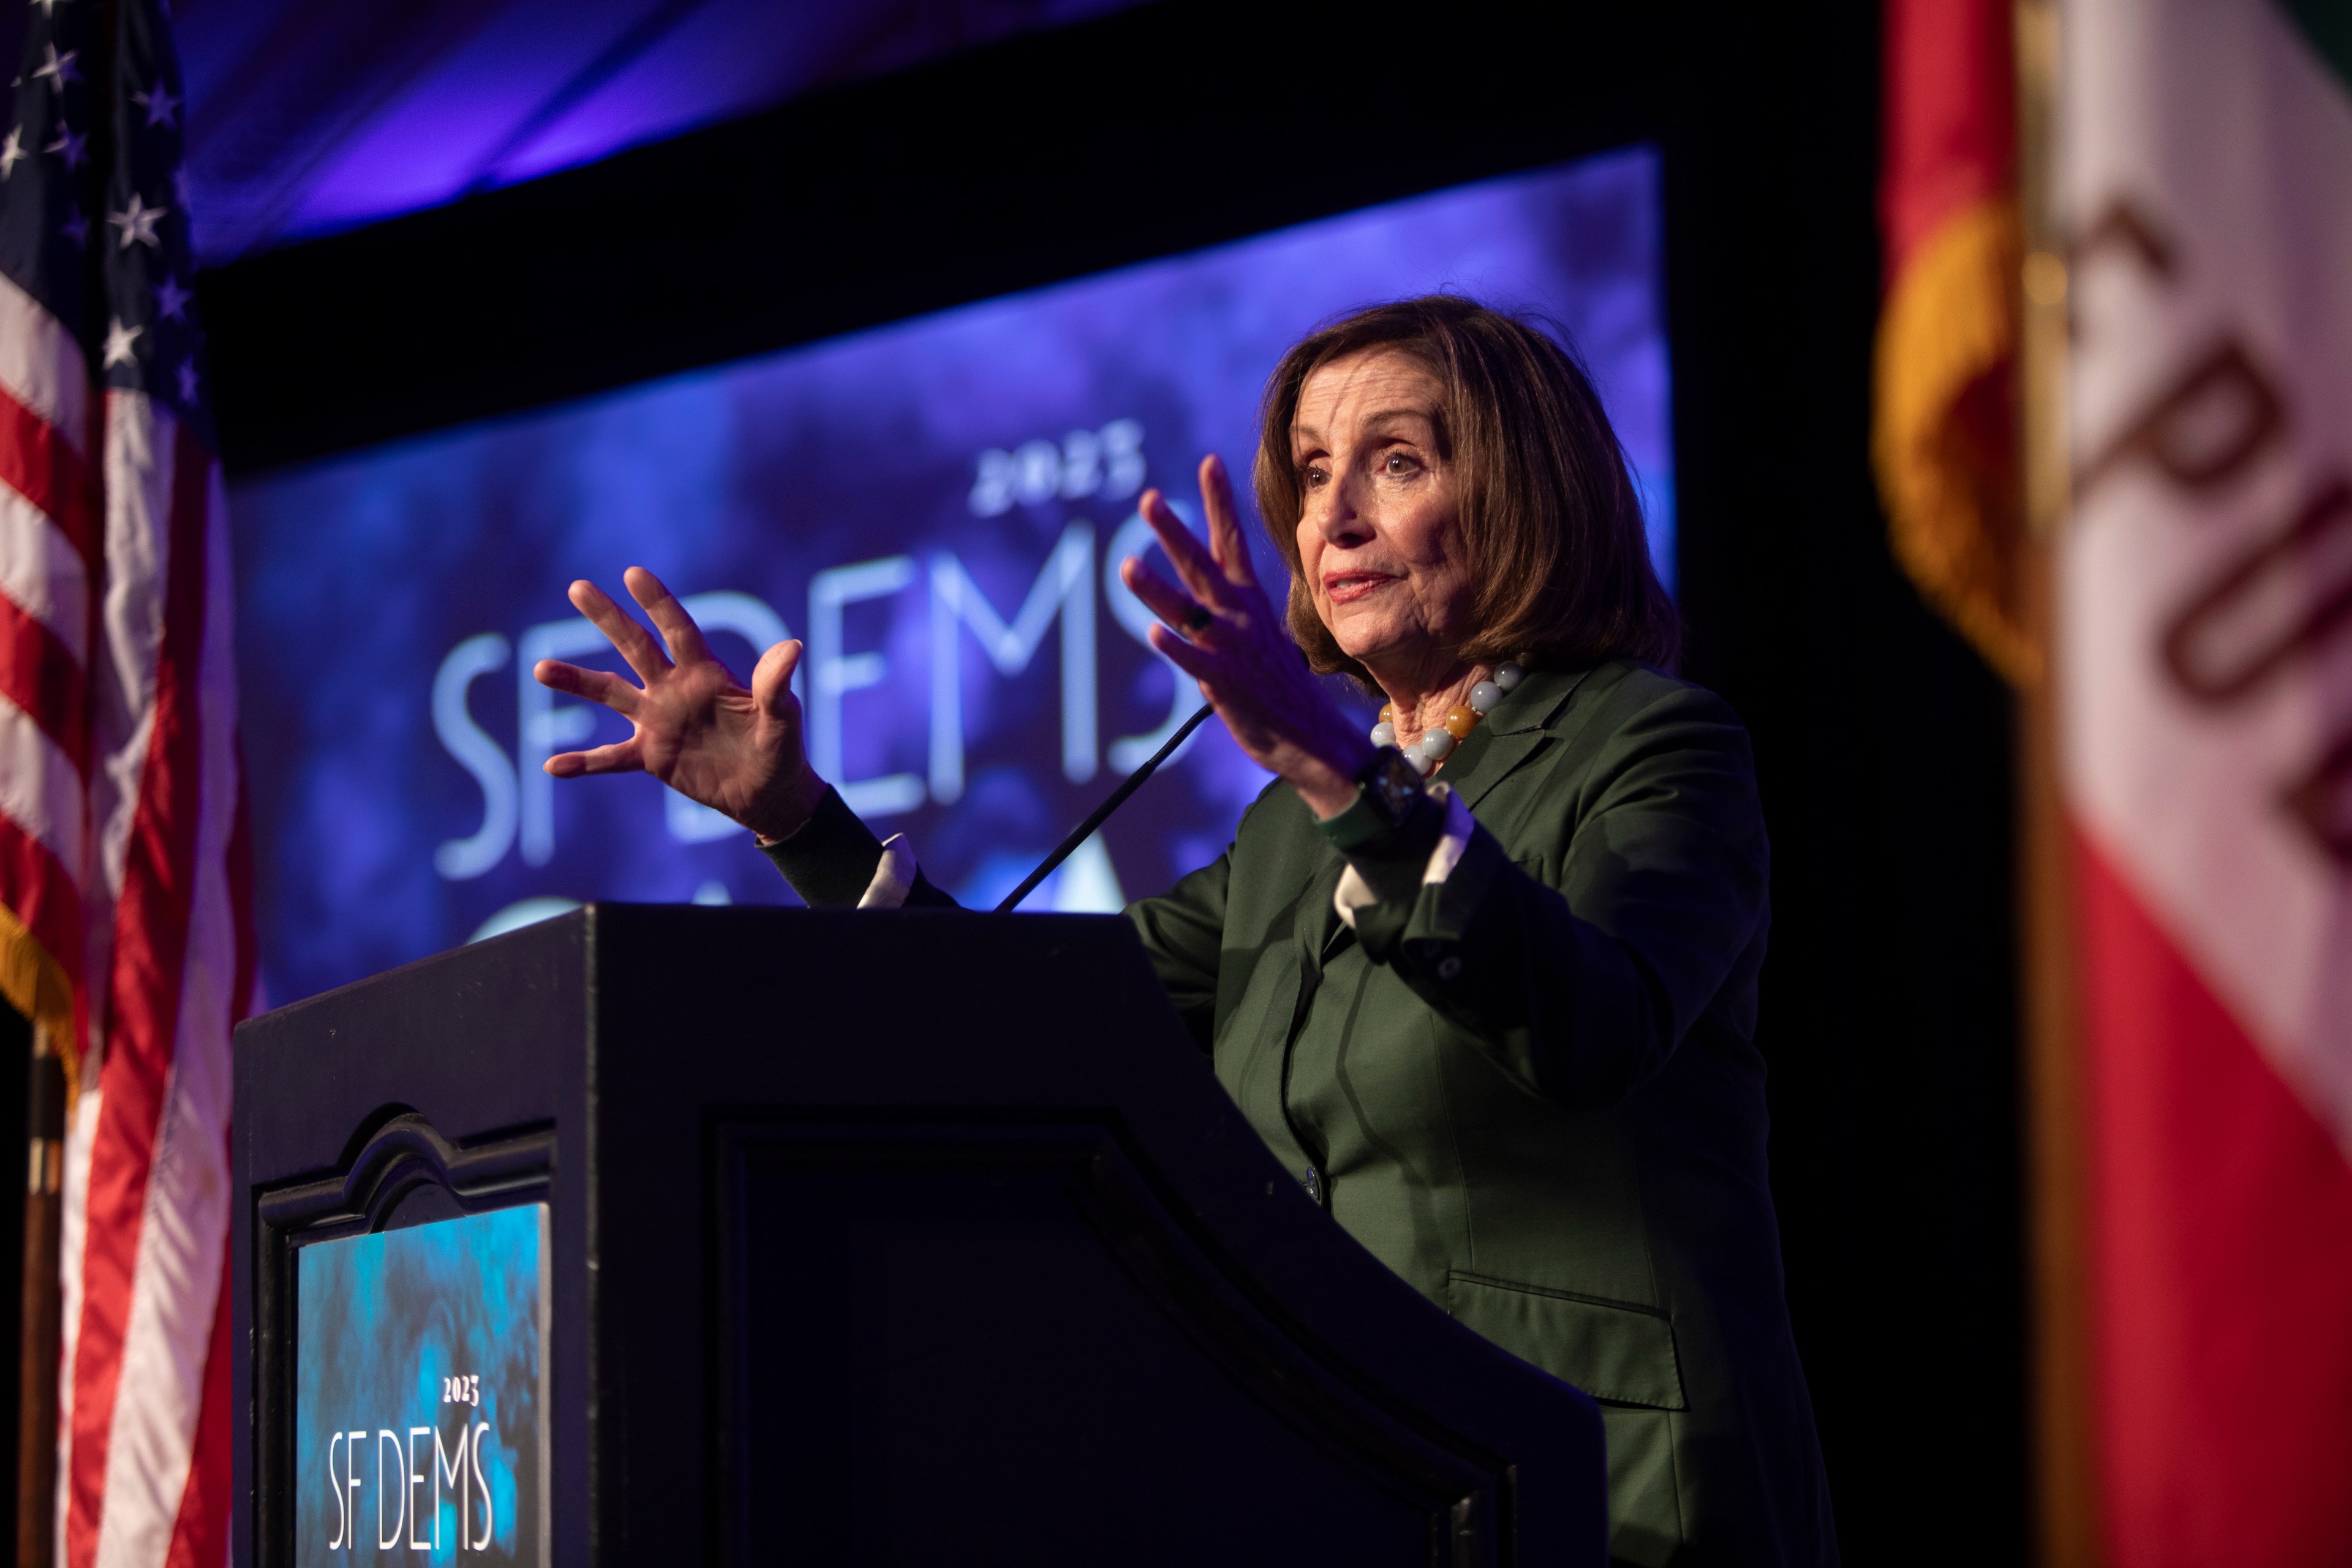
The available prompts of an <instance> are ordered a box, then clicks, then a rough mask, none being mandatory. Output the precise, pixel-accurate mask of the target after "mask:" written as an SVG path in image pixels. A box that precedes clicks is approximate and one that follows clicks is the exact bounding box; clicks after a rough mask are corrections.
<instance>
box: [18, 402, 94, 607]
mask: <svg viewBox="0 0 2352 1568" xmlns="http://www.w3.org/2000/svg"><path fill="white" fill-rule="evenodd" d="M0 483H5V484H6V485H7V486H8V487H9V488H10V489H14V490H15V491H16V493H17V494H18V495H20V496H23V497H24V498H25V499H26V500H28V501H31V502H32V503H33V504H34V505H35V506H37V507H39V508H40V509H41V510H43V511H45V512H47V513H48V514H49V516H50V518H51V519H53V520H54V521H56V523H57V525H58V528H59V529H60V530H61V531H63V532H64V533H65V536H66V537H67V538H68V539H69V540H71V541H72V542H73V547H74V548H75V549H76V550H78V551H79V552H81V558H82V561H83V563H84V564H86V565H87V566H88V567H89V569H90V580H91V581H92V582H96V581H97V580H98V532H99V530H98V487H97V485H96V484H95V483H94V482H93V479H92V476H91V474H90V471H89V464H88V463H86V462H84V461H83V460H82V455H81V454H80V453H79V452H78V451H76V450H75V449H74V447H73V443H72V442H70V441H68V440H67V439H66V437H65V433H64V432H63V431H61V430H59V429H58V428H57V427H56V426H53V425H51V424H49V423H48V422H47V420H45V419H43V418H42V417H41V416H39V415H38V414H36V413H34V412H33V411H32V410H31V409H29V408H27V407H26V406H25V405H23V404H21V403H19V402H17V401H16V399H15V398H14V397H11V396H10V395H8V392H7V389H6V388H5V387H0Z"/></svg>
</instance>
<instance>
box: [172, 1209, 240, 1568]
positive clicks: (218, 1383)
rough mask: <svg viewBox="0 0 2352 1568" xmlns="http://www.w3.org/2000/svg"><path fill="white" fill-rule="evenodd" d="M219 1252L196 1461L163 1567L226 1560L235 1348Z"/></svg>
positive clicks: (227, 1263) (207, 1565) (210, 1566)
mask: <svg viewBox="0 0 2352 1568" xmlns="http://www.w3.org/2000/svg"><path fill="white" fill-rule="evenodd" d="M232 1267H233V1264H232V1261H231V1259H230V1258H229V1257H228V1254H227V1251H226V1248H224V1249H223V1251H222V1254H221V1274H220V1283H219V1286H218V1287H217V1294H216V1296H215V1300H214V1302H213V1328H212V1342H211V1343H210V1345H209V1346H208V1347H207V1349H206V1350H205V1387H204V1400H203V1404H202V1407H201V1411H200V1413H199V1414H198V1415H197V1417H196V1436H195V1463H194V1465H193V1466H192V1467H191V1468H190V1469H189V1471H188V1484H187V1488H186V1489H185V1490H184V1491H183V1492H182V1493H181V1494H180V1509H179V1513H178V1515H177V1516H176V1517H175V1518H174V1519H173V1521H172V1543H171V1546H170V1548H169V1550H167V1551H166V1552H165V1553H164V1556H163V1568H219V1564H220V1563H222V1562H223V1561H225V1560H226V1558H227V1556H228V1515H229V1487H230V1485H231V1483H232V1478H231V1470H230V1466H229V1444H230V1441H231V1437H230V1431H229V1420H230V1417H231V1415H233V1414H234V1412H233V1411H232V1410H231V1408H230V1405H229V1397H230V1384H229V1373H230V1370H231V1359H232V1349H231V1346H230V1343H229V1318H230V1316H231V1314H230V1312H229V1300H230V1296H229V1289H230V1287H229V1269H230V1268H232Z"/></svg>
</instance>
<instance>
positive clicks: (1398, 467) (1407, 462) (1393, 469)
mask: <svg viewBox="0 0 2352 1568" xmlns="http://www.w3.org/2000/svg"><path fill="white" fill-rule="evenodd" d="M1416 467H1418V465H1417V464H1415V463H1414V462H1413V460H1412V458H1409V457H1407V456H1406V455H1405V454H1404V453H1402V452H1391V453H1390V454H1389V455H1388V457H1387V458H1385V459H1384V460H1383V461H1382V462H1381V471H1382V472H1384V473H1390V474H1409V473H1411V472H1412V470H1413V469H1414V468H1416Z"/></svg>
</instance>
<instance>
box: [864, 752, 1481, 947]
mask: <svg viewBox="0 0 2352 1568" xmlns="http://www.w3.org/2000/svg"><path fill="white" fill-rule="evenodd" d="M1429 793H1430V795H1431V796H1432V797H1433V798H1434V799H1437V800H1442V801H1444V803H1445V828H1444V832H1443V833H1441V834H1440V835H1439V836H1438V839H1437V847H1435V848H1433V849H1432V850H1431V851H1430V852H1429V863H1428V864H1427V865H1425V866H1423V868H1421V885H1422V886H1423V887H1424V888H1426V887H1431V886H1433V885H1435V884H1436V883H1439V882H1443V881H1444V880H1445V879H1446V878H1448V877H1450V876H1452V875H1453V874H1454V867H1455V866H1456V865H1457V864H1459V863H1460V861H1461V859H1462V852H1463V851H1464V850H1465V849H1467V848H1468V847H1470V830H1471V829H1472V828H1473V827H1475V826H1477V824H1476V823H1475V822H1474V821H1473V820H1472V819H1471V816H1470V808H1469V807H1468V806H1466V805H1463V804H1462V797H1461V796H1460V795H1455V794H1454V787H1453V786H1452V785H1451V784H1432V785H1430V786H1429ZM894 842H895V841H894ZM1380 901H1381V900H1380V897H1379V895H1377V894H1375V893H1374V892H1373V891H1372V889H1371V885H1370V883H1368V882H1366V881H1365V880H1364V879H1363V878H1361V877H1360V876H1358V875H1357V874H1356V868H1354V867H1353V866H1350V867H1349V868H1347V869H1346V870H1345V871H1342V872H1341V873H1339V887H1338V888H1337V889H1333V891H1332V894H1331V907H1332V908H1333V909H1335V910H1339V918H1340V920H1342V921H1345V922H1346V923H1347V927H1348V929H1349V931H1353V930H1355V929H1356V911H1357V910H1360V909H1362V908H1363V907H1364V906H1365V905H1367V904H1377V903H1379V902H1380Z"/></svg>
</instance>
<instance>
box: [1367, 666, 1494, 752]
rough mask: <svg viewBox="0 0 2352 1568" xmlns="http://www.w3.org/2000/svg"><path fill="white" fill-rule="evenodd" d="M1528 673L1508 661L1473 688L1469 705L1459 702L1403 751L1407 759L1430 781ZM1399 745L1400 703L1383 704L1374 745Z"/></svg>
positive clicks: (1373, 738) (1374, 728) (1374, 727)
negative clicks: (1431, 775)
mask: <svg viewBox="0 0 2352 1568" xmlns="http://www.w3.org/2000/svg"><path fill="white" fill-rule="evenodd" d="M1527 673H1528V672H1527V671H1526V670H1524V669H1522V668H1519V666H1518V664H1517V662H1516V661H1515V660H1511V659H1506V660H1504V661H1503V662H1502V663H1501V664H1498V665H1496V667H1495V673H1494V676H1493V678H1492V679H1486V680H1482V681H1480V682H1479V683H1478V684H1477V685H1475V686H1474V687H1472V688H1471V689H1470V700H1469V701H1468V702H1466V703H1463V702H1457V703H1455V704H1454V707H1453V708H1451V709H1449V710H1447V712H1446V715H1445V718H1444V721H1441V722H1439V723H1435V724H1432V725H1431V726H1430V727H1429V728H1428V729H1426V730H1424V731H1422V732H1421V739H1420V740H1418V741H1415V742H1413V743H1412V745H1410V746H1406V747H1404V748H1402V750H1403V752H1404V760H1405V761H1406V762H1408V763H1412V771H1413V772H1415V773H1419V774H1421V775H1422V776H1423V778H1427V777H1428V776H1429V774H1430V772H1431V770H1432V769H1433V768H1435V767H1436V766H1437V764H1438V763H1442V762H1444V760H1445V759H1446V757H1447V756H1448V755H1449V754H1450V753H1451V752H1453V750H1454V747H1455V746H1457V745H1459V744H1461V742H1464V741H1466V740H1468V739H1469V738H1470V731H1473V730H1475V729H1476V728H1477V727H1478V721H1479V720H1481V719H1484V718H1485V717H1486V714H1487V713H1488V711H1489V710H1492V709H1493V708H1494V706H1495V704H1496V703H1497V702H1500V701H1501V700H1503V693H1505V692H1507V691H1508V690H1510V689H1511V688H1513V687H1514V686H1517V684H1518V683H1519V682H1520V681H1521V680H1522V679H1525V678H1526V676H1527ZM1396 743H1397V732H1396V704H1395V703H1393V702H1383V703H1382V704H1381V721H1380V722H1379V723H1377V724H1375V725H1373V726H1372V744H1373V745H1375V746H1393V745H1395V744H1396Z"/></svg>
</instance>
